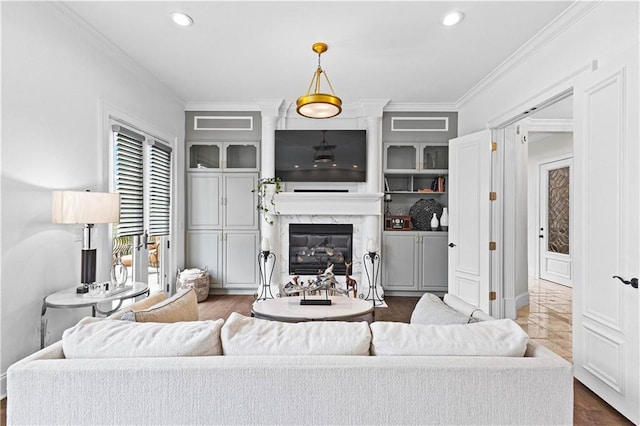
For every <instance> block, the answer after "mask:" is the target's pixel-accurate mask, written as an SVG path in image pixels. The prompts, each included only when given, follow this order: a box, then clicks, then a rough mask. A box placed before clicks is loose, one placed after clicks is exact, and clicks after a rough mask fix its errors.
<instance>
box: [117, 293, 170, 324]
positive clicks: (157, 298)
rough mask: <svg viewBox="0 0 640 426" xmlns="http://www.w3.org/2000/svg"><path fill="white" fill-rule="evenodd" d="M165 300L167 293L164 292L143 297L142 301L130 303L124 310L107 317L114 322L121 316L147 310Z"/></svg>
mask: <svg viewBox="0 0 640 426" xmlns="http://www.w3.org/2000/svg"><path fill="white" fill-rule="evenodd" d="M166 299H167V293H165V292H160V293H155V294H152V295H151V296H149V297H145V298H144V299H142V300H139V301H137V302H135V303H132V304H131V305H129V306H125V307H124V308H122V309H120V310H119V311H118V312H116V313H115V314H112V315H110V316H109V318H110V319H114V320H119V319H122V316H123V315H125V314H127V313H129V312H131V311H141V310H143V309H147V308H149V307H151V306H153V305H155V304H156V303H160V302H162V301H163V300H166Z"/></svg>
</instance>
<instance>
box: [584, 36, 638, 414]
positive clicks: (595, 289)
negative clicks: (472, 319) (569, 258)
mask: <svg viewBox="0 0 640 426" xmlns="http://www.w3.org/2000/svg"><path fill="white" fill-rule="evenodd" d="M638 74H639V73H638V47H637V46H636V48H635V49H633V50H632V51H631V52H628V53H627V54H626V55H625V56H623V57H620V58H612V60H611V61H607V66H606V68H602V69H600V70H598V71H596V72H594V73H592V74H591V75H589V76H588V77H586V78H584V79H583V80H582V81H580V82H579V84H576V86H575V88H574V98H575V104H574V111H575V119H574V120H575V122H574V123H575V151H574V157H573V166H574V170H573V171H574V173H573V176H574V177H575V179H574V180H575V185H574V190H575V191H574V193H575V203H574V206H575V215H574V217H575V226H574V228H573V229H574V230H575V232H574V236H573V243H574V250H573V253H574V255H573V262H574V283H575V285H574V289H573V296H574V299H573V350H574V354H573V359H574V371H575V376H576V378H577V379H578V380H580V381H581V382H582V383H584V384H585V385H586V386H587V387H589V388H590V389H591V390H593V391H594V392H595V393H596V394H598V395H599V396H600V397H601V398H603V399H604V400H605V401H607V403H609V404H610V405H611V406H613V407H614V408H615V409H616V410H618V411H619V412H621V413H622V414H624V415H625V416H626V417H628V418H629V419H630V420H631V421H633V422H635V423H636V424H637V423H638V422H639V421H640V416H639V408H638V406H639V398H640V396H639V393H638V381H639V380H638V378H639V377H638V365H639V364H640V360H639V358H638V337H639V336H638V330H639V329H640V318H639V309H638V308H639V305H638V293H639V290H638V289H637V288H633V287H632V286H631V285H624V284H623V283H622V282H620V281H619V280H618V279H614V278H612V277H613V276H614V275H618V276H621V277H623V278H624V280H626V281H631V278H632V277H633V278H638V277H639V276H640V251H639V250H638V244H639V242H640V215H639V213H638V210H639V209H640V202H639V198H640V191H639V190H638V188H639V187H640V174H639V173H638V164H640V149H639V147H638V146H639V144H638V139H639V136H640V134H639V133H640V132H639V131H638V116H639V115H640V112H639V108H638V93H639V91H640V88H639V87H638V82H639V75H638Z"/></svg>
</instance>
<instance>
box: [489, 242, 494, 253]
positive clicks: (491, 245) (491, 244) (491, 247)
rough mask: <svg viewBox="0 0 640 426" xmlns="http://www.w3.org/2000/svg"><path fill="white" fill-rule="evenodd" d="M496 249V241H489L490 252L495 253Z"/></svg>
mask: <svg viewBox="0 0 640 426" xmlns="http://www.w3.org/2000/svg"><path fill="white" fill-rule="evenodd" d="M495 249H496V242H495V241H489V250H491V251H493V250H495Z"/></svg>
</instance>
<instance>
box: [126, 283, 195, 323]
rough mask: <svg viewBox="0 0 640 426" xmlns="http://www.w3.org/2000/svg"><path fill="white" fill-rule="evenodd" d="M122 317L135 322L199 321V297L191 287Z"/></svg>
mask: <svg viewBox="0 0 640 426" xmlns="http://www.w3.org/2000/svg"><path fill="white" fill-rule="evenodd" d="M122 319H123V320H130V321H135V322H179V321H197V320H198V319H199V314H198V298H197V296H196V292H195V290H194V289H192V288H191V289H189V290H185V291H181V292H179V293H176V294H175V295H173V296H172V297H170V298H169V299H167V300H165V301H163V302H160V303H158V304H156V305H153V306H151V307H150V308H147V309H143V310H136V311H132V312H130V313H128V314H125V315H123V316H122Z"/></svg>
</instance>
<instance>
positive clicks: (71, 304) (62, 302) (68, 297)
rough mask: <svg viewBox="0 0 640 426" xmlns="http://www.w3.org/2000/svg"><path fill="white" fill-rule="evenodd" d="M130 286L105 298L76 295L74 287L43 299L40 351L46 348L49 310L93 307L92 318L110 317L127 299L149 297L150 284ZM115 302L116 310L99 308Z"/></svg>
mask: <svg viewBox="0 0 640 426" xmlns="http://www.w3.org/2000/svg"><path fill="white" fill-rule="evenodd" d="M129 286H131V288H130V289H127V290H125V291H122V292H120V293H116V294H113V295H106V296H104V297H95V296H89V295H88V294H87V293H84V294H78V293H76V288H75V287H72V288H68V289H65V290H60V291H57V292H55V293H52V294H50V295H48V296H47V297H45V298H44V299H42V310H41V311H40V349H42V348H44V337H45V335H46V334H47V322H46V321H45V318H44V314H45V313H46V312H47V308H56V309H71V308H86V307H91V316H92V317H95V316H96V312H97V313H99V314H101V315H105V316H108V315H111V314H112V313H114V312H115V311H117V310H118V309H120V306H122V301H123V300H125V299H132V298H134V297H138V296H140V295H142V294H145V293H146V295H147V296H149V292H150V290H149V284H147V283H141V282H134V283H133V285H131V284H129ZM113 301H118V306H116V307H115V308H112V309H110V310H107V311H103V310H101V309H100V308H99V307H98V304H99V303H107V302H113Z"/></svg>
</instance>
